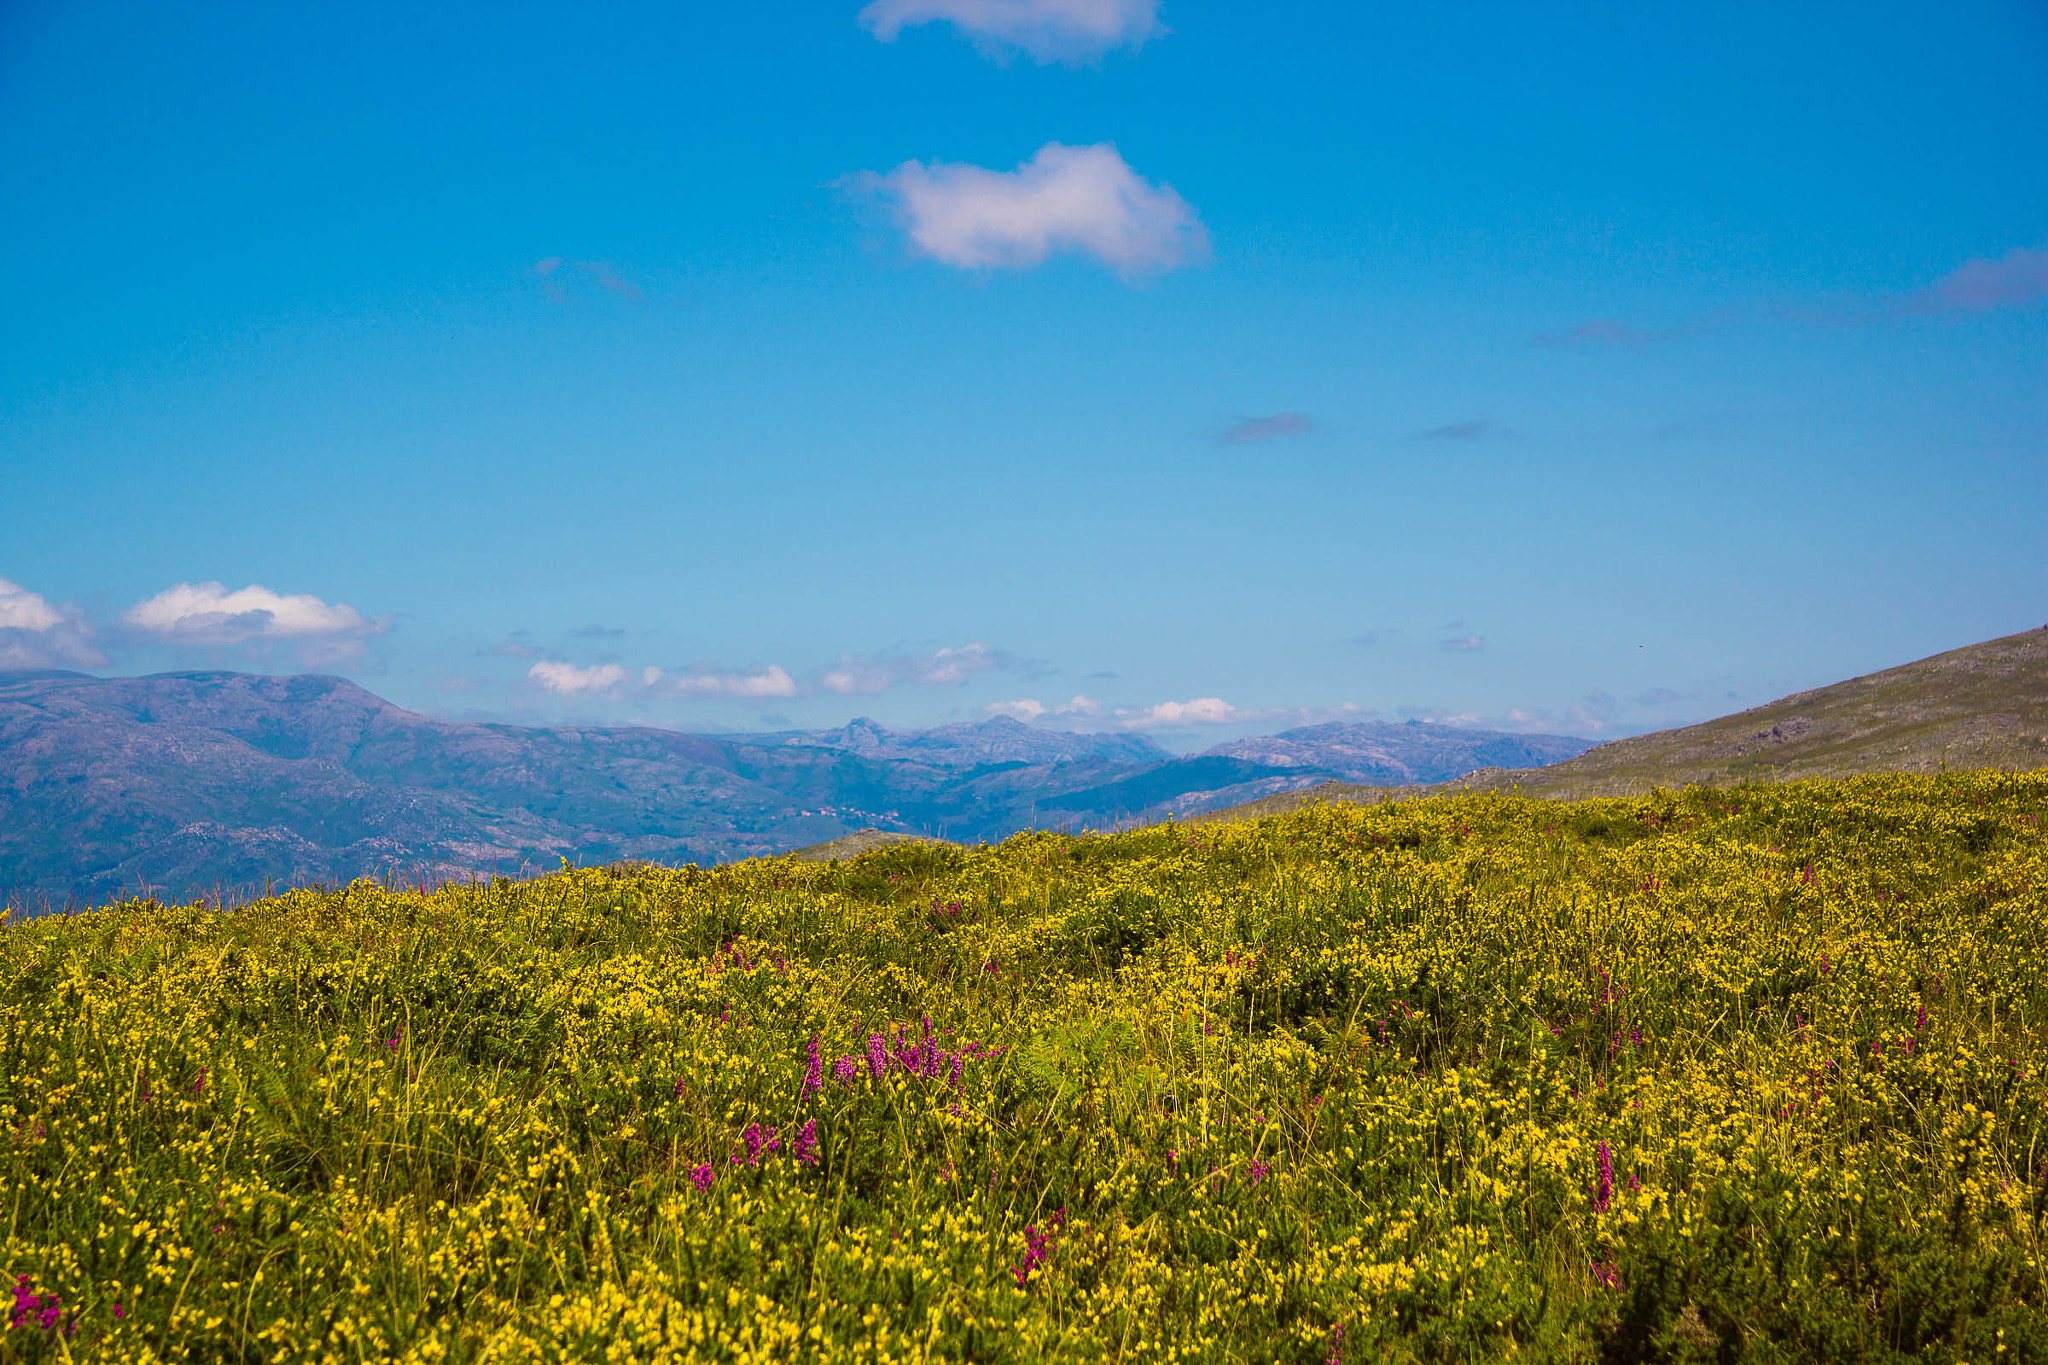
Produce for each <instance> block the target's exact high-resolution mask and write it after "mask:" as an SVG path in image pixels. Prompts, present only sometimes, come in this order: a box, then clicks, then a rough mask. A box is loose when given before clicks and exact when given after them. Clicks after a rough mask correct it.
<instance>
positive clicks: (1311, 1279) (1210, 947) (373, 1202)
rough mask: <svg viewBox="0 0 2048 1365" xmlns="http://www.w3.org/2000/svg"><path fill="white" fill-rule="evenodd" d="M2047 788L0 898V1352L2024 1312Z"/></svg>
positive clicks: (279, 1350) (1376, 1352) (1661, 1339)
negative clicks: (137, 897)
mask: <svg viewBox="0 0 2048 1365" xmlns="http://www.w3.org/2000/svg"><path fill="white" fill-rule="evenodd" d="M2044 815H2048V775H2033V776H2020V777H2013V776H1998V775H1994V774H1966V775H1952V776H1939V777H1936V776H1914V777H1890V778H1865V779H1857V780H1852V781H1846V782H1838V783H1825V784H1802V785H1784V786H1768V787H1738V788H1734V789H1731V790H1726V791H1716V790H1708V789H1694V790H1691V791H1688V792H1686V793H1684V794H1683V795H1680V796H1673V795H1667V794H1664V793H1661V792H1660V793H1655V794H1653V795H1652V796H1650V797H1649V798H1647V799H1641V800H1634V801H1620V800H1604V801H1588V802H1582V803H1579V804H1573V805H1562V804H1556V803H1547V802H1539V801H1531V800H1526V799H1522V798H1516V797H1508V796H1500V795H1466V796H1452V797H1444V798H1439V799H1434V800H1427V801H1416V802H1408V803H1403V804H1399V805H1387V806H1379V807H1356V806H1348V807H1347V806H1324V807H1316V808H1311V809H1307V810H1303V811H1300V812H1296V813H1294V814H1291V815H1287V816H1283V817H1278V818H1274V819H1268V820H1264V821H1259V822H1243V823H1235V824H1221V825H1202V826H1185V825H1181V826H1175V825H1167V826H1161V827H1157V828H1153V829H1149V830H1143V831H1139V832H1135V833H1130V834H1122V835H1116V836H1110V837H1102V836H1088V837H1067V836H1058V835H1051V834H1040V835H1022V836H1018V837H1016V838H1013V839H1011V840H1009V841H1008V842H1006V843H1004V844H1002V845H1000V846H999V847H994V848H976V849H956V848H949V847H942V846H916V845H912V846H905V847H897V848H890V849H884V850H880V851H877V852H873V853H870V854H867V855H866V856H863V857H860V858H858V859H854V860H851V861H845V862H839V863H800V862H797V861H795V860H794V859H790V858H780V859H765V860H757V861H753V862H747V863H742V864H737V865H733V866H729V867H725V868H721V869H717V870H712V871H702V870H697V869H684V870H680V871H676V870H664V869H659V868H631V869H622V870H591V871H573V872H570V871H565V872H563V873H561V874H560V875H556V876H550V877H547V878H544V879H541V880H539V881H535V882H530V883H523V884H519V883H511V882H497V883H493V884H486V885H480V886H475V887H471V888H451V889H446V890H442V891H440V892H438V893H436V894H433V895H419V894H412V893H407V892H400V891H392V890H388V889H384V888H381V887H378V886H376V885H373V884H370V883H358V884H356V885H354V886H351V887H348V888H346V889H343V890H337V891H331V892H298V893H294V894H291V895H287V896H283V897H280V898H276V899H273V900H268V901H262V902H259V903H256V904H253V905H250V906H248V907H246V908H244V909H242V910H239V911H237V912H235V913H233V914H226V915H223V914H216V913H211V912H209V911H206V910H204V909H200V908H173V907H164V906H156V905H149V904H128V905H123V906H118V907H114V908H111V909H107V910H103V911H99V912H96V913H92V914H84V915H78V916H72V917H68V918H59V919H52V920H47V921H39V922H35V923H30V924H26V925H19V926H15V927H13V928H10V929H8V930H7V931H6V932H5V933H4V934H0V1047H4V1049H5V1063H6V1064H5V1068H4V1072H0V1128H4V1130H5V1133H6V1140H5V1142H4V1143H0V1195H4V1198H5V1203H6V1208H7V1223H6V1228H5V1233H4V1242H0V1272H4V1273H5V1275H6V1276H7V1277H8V1278H9V1280H10V1281H12V1282H13V1283H14V1285H15V1291H14V1293H15V1306H14V1309H13V1313H12V1317H11V1318H10V1325H9V1328H8V1330H6V1331H5V1332H4V1333H0V1360H8V1361H15V1360H37V1359H47V1360H58V1359H72V1360H99V1359H134V1360H179V1361H185V1360H191V1361H221V1360H233V1361H244V1360H246V1361H255V1360H273V1359H283V1360H298V1359H305V1360H335V1361H354V1360H374V1359H384V1358H391V1357H405V1358H409V1359H416V1360H422V1361H428V1360H494V1361H496V1360H502V1361H515V1360H557V1359H604V1358H617V1359H647V1360H652V1359H674V1360H685V1359H701V1360H752V1361H769V1360H776V1361H789V1360H861V1361H885V1360H887V1361H923V1360H931V1361H937V1360H948V1361H1020V1362H1021V1361H1045V1360H1061V1361H1097V1360H1128V1361H1156V1360H1204V1361H1233V1360H1256V1361H1291V1362H1292V1361H1301V1362H1328V1361H1354V1362H1362V1361H1375V1360H1397V1361H1398V1360H1431V1361H1435V1360H1443V1361H1452V1360H1456V1361H1468V1360H1495V1359H1503V1358H1511V1357H1519V1358H1528V1359H1534V1360H1573V1361H1602V1360H1612V1361H1621V1360H1675V1361H1687V1360H1693V1361H1708V1360H1713V1361H1728V1360H1775V1361H1851V1360H1856V1361H1861V1360H1908V1359H1910V1360H1928V1361H1933V1360H1940V1361H1956V1360H1966V1361H1974V1362H1991V1361H1995V1360H1996V1361H2039V1360H2044V1359H2048V1289H2044V1280H2043V1275H2044V1248H2043V1245H2042V1231H2043V1229H2042V1222H2043V1215H2044V1211H2048V1132H2044V1118H2048V843H2044V840H2043V834H2042V828H2041V821H2042V819H2043V817H2044Z"/></svg>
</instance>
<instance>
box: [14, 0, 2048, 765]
mask: <svg viewBox="0 0 2048 1365" xmlns="http://www.w3.org/2000/svg"><path fill="white" fill-rule="evenodd" d="M2044 134H2048V10H2044V9H2043V8H2042V7H2041V6H2040V5H2038V4H2032V3H2017V2H2015V3H1982V4H1971V3H1956V4H1949V5H1941V6H1931V5H1926V4H1900V5H1883V4H1858V5H1853V6H1852V5H1846V4H1845V5H1825V6H1821V5H1814V6H1800V5H1789V6H1788V5H1784V4H1771V5H1755V6H1741V5H1706V6H1685V7H1677V6H1642V5H1620V4H1616V5H1584V6H1565V5H1553V4H1544V5H1527V6H1516V5H1509V4H1489V5H1476V4H1475V5H1443V6H1430V5H1398V6H1397V5H1379V4H1359V3H1355V0H1354V2H1353V3H1345V4H1327V5H1325V4H1301V5H1285V4H1280V5H1244V4H1232V5H1226V4H1221V3H1196V2H1195V0H1166V2H1165V3H1163V4H1156V3H1151V2H1150V0H881V3H877V4H874V5H870V6H868V8H867V9H865V10H864V9H863V7H862V4H861V2H860V0H852V3H837V2H835V3H823V2H822V0H821V2H820V3H786V4H775V5H729V4H714V3H700V4H669V5H660V6H653V5H650V6H644V7H630V6H578V7H570V6H548V5H528V6H507V5H489V6H484V5H478V6H474V7H466V6H460V5H452V4H450V5H437V6H432V7H401V6H388V7H378V6H366V5H349V6H322V5H317V4H306V5H295V6H256V5H248V6H229V5H213V6H198V7H186V6H180V5H177V4H168V3H167V4H161V5H154V6H148V7H125V6H124V7H112V6H106V7H103V6H98V5H94V4H90V3H76V2H71V3H62V4H57V3H48V4H36V3H26V4H22V3H17V4H13V5H10V6H7V7H6V8H4V9H0V209H4V212H0V249H4V250H5V252H6V255H7V258H8V259H9V260H10V261H11V262H12V268H11V269H10V270H8V271H7V272H5V274H4V276H0V317H4V318H5V319H6V325H5V326H4V327H0V466H4V470H0V478H4V482H0V506H4V508H5V512H4V516H0V528H4V534H0V580H4V584H5V586H4V587H0V666H11V667H23V666H70V667H87V668H90V669H92V670H94V671H106V672H136V671H148V670H154V669H162V668H191V667H229V668H241V669H250V670H258V671H271V672H289V671H298V670H301V669H308V668H311V669H319V670H323V671H337V672H342V673H345V674H347V675H349V676H352V677H355V678H357V679H359V680H360V681H362V682H363V683H364V684H365V685H367V686H369V687H371V688H373V689H374V690H376V691H378V692H380V693H381V694H383V695H385V696H388V697H390V698H391V699H393V700H395V701H398V702H400V703H401V704H405V705H408V706H414V707H418V708H420V709H424V710H429V711H434V712H437V713H441V714H446V715H451V716H477V717H492V718H509V719H520V720H528V721H542V720H548V721H552V720H579V721H607V722H624V721H629V720H631V721H644V722H650V723H655V724H662V725H670V726H677V727H681V728H686V729H698V730H718V729H728V728H758V727H762V726H771V727H781V726H785V725H804V726H810V725H831V724H838V723H841V722H843V721H844V720H846V719H847V718H849V717H850V716H853V715H856V714H867V715H871V716H874V717H875V718H877V719H879V720H882V721H883V722H884V723H887V724H892V725H899V726H908V725H928V724H938V723H944V722H949V721H955V720H969V719H975V718H979V717H983V716H986V715H990V714H1014V715H1018V716H1020V717H1024V718H1027V719H1031V720H1033V721H1034V723H1038V724H1045V725H1059V726H1067V727H1079V728H1088V729H1097V728H1100V729H1115V728H1126V729H1134V730H1144V731H1146V732H1148V733H1151V734H1153V735H1154V736H1155V737H1156V738H1158V739H1160V740H1161V741H1162V742H1164V743H1167V744H1168V745H1169V746H1171V747H1176V748H1190V747H1201V746H1204V745H1207V744H1209V743H1213V742H1215V741H1217V740H1219V739H1222V738H1227V737H1230V736H1232V735H1235V734H1241V733H1247V732H1258V731H1270V730H1275V729H1279V728H1283V727H1285V726H1286V725H1290V724H1295V723H1300V722H1302V721H1304V720H1316V719H1325V718H1344V717H1359V718H1364V717H1369V716H1377V717H1380V718H1385V719H1401V718H1404V717H1414V716H1427V717H1437V718H1445V719H1453V720H1456V721H1458V722H1460V723H1468V724H1489V725H1503V726H1507V727H1511V728H1522V729H1532V730H1561V731H1569V732H1574V733H1582V734H1597V735H1615V734H1623V733H1630V732H1634V731H1640V730H1644V729H1654V728H1659V727H1662V726H1665V725H1669V724H1676V723H1681V722H1685V721H1691V720H1697V719H1701V718H1704V717H1707V716H1711V715H1716V714H1721V713H1723V712H1726V711H1729V710H1734V709H1738V708H1739V707H1741V706H1745V705H1754V704H1757V703H1759V702H1762V701H1764V700H1767V699H1769V698H1771V697H1773V696H1776V695H1781V694H1783V693H1785V692H1789V691H1792V690H1795V689H1798V688H1802V687H1807V686H1814V685H1818V684H1821V683H1825V682H1829V681H1833V680H1835V679H1838V678H1842V677H1846V676H1850V675H1853V674H1856V673H1861V672H1867V671H1870V670H1873V669H1877V668H1882V667H1886V666H1889V665H1891V664H1895V663H1900V662H1904V661H1906V660H1908V659H1912V658H1916V657H1920V656H1923V655H1926V654H1929V653H1933V652H1936V651H1939V650H1942V649H1947V648H1952V647H1954V646H1958V645H1962V644H1967V643H1971V642H1973V641H1976V640H1979V639H1984V638H1989V637H1992V636H1996V635H2002V634H2007V633H2010V632H2013V631H2016V630H2021V629H2027V628H2031V627H2034V626H2038V625H2040V624H2042V622H2043V621H2048V535H2044V534H2043V533H2042V531H2041V527H2042V526H2043V525H2048V459H2044V452H2048V157H2044V155H2043V150H2042V149H2043V147H2044V144H2048V137H2044Z"/></svg>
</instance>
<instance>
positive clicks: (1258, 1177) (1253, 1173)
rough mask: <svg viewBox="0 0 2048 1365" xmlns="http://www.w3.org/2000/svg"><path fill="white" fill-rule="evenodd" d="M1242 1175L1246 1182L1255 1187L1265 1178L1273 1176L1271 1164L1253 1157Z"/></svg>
mask: <svg viewBox="0 0 2048 1365" xmlns="http://www.w3.org/2000/svg"><path fill="white" fill-rule="evenodd" d="M1244 1173H1245V1178H1246V1179H1247V1180H1250V1181H1251V1182H1252V1184H1254V1185H1257V1184H1259V1183H1261V1182H1263V1181H1264V1180H1265V1178H1266V1177H1267V1176H1269V1175H1271V1174H1273V1163H1272V1162H1270V1161H1261V1160H1259V1159H1258V1158H1257V1157H1253V1158H1252V1161H1251V1164H1250V1165H1248V1166H1246V1167H1245V1168H1244Z"/></svg>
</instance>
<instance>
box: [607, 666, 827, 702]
mask: <svg viewBox="0 0 2048 1365" xmlns="http://www.w3.org/2000/svg"><path fill="white" fill-rule="evenodd" d="M640 678H641V681H642V682H643V683H644V684H645V685H646V686H648V687H659V688H661V689H662V690H663V691H666V692H671V693H674V694H675V695H677V696H685V697H793V696H795V695H796V691H797V688H796V679H795V678H792V677H790V676H789V674H788V673H787V672H785V671H784V670H783V668H782V666H781V665H779V664H770V665H769V666H768V667H766V668H764V669H759V670H757V671H755V672H752V673H718V672H714V671H712V670H709V669H699V670H695V671H692V672H689V673H677V674H674V675H672V676H671V675H668V674H664V673H663V672H662V671H661V670H660V669H658V668H650V669H648V670H646V671H645V672H644V673H642V674H641V675H640Z"/></svg>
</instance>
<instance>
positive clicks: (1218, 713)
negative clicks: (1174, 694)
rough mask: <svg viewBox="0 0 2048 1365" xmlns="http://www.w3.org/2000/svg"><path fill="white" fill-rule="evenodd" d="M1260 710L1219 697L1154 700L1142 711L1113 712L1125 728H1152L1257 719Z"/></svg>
mask: <svg viewBox="0 0 2048 1365" xmlns="http://www.w3.org/2000/svg"><path fill="white" fill-rule="evenodd" d="M1261 714H1262V713H1260V712H1257V711H1240V710H1238V709H1237V708H1236V707H1235V706H1232V705H1231V704H1230V703H1229V702H1227V701H1225V700H1223V698H1221V697H1197V698H1195V699H1194V700H1193V701H1162V702H1155V703H1154V704H1153V705H1151V706H1148V707H1146V708H1144V709H1143V710H1142V711H1124V710H1119V711H1118V712H1117V713H1116V715H1117V724H1119V725H1121V726H1123V727H1124V728H1125V729H1126V730H1153V729H1157V728H1159V727H1161V726H1167V725H1235V724H1242V723H1245V722H1248V721H1255V720H1258V719H1259V718H1260V715H1261Z"/></svg>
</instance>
